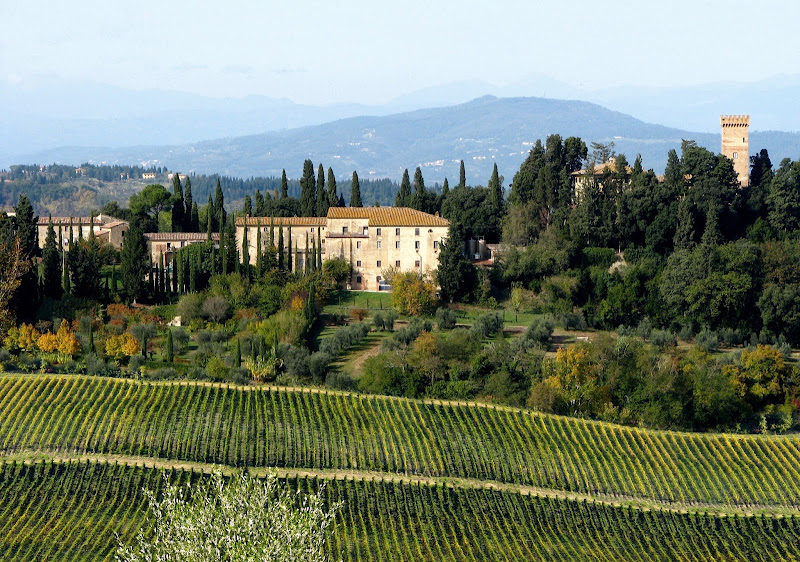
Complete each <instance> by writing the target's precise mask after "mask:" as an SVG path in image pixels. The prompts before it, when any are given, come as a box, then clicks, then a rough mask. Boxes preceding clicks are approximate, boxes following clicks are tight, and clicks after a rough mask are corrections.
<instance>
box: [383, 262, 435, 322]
mask: <svg viewBox="0 0 800 562" xmlns="http://www.w3.org/2000/svg"><path fill="white" fill-rule="evenodd" d="M392 302H393V303H394V307H395V308H396V309H397V311H398V312H399V313H400V314H408V315H411V316H420V315H427V314H432V313H433V311H434V310H435V309H436V287H435V286H434V285H433V282H432V281H431V280H430V279H428V278H427V277H426V276H424V275H420V274H419V273H416V272H413V271H406V272H403V273H398V274H397V275H395V277H394V280H393V282H392Z"/></svg>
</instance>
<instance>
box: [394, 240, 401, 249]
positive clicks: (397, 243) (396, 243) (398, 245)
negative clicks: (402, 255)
mask: <svg viewBox="0 0 800 562" xmlns="http://www.w3.org/2000/svg"><path fill="white" fill-rule="evenodd" d="M394 247H395V248H398V249H399V248H400V240H398V241H397V242H395V243H394Z"/></svg>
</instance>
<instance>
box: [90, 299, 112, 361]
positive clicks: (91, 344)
mask: <svg viewBox="0 0 800 562" xmlns="http://www.w3.org/2000/svg"><path fill="white" fill-rule="evenodd" d="M106 287H108V285H106ZM89 352H90V353H96V352H97V350H96V349H95V347H94V326H92V324H89Z"/></svg>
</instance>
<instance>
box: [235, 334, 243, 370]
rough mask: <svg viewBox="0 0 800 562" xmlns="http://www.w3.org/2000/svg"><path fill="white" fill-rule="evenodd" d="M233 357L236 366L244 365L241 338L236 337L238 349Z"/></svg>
mask: <svg viewBox="0 0 800 562" xmlns="http://www.w3.org/2000/svg"><path fill="white" fill-rule="evenodd" d="M233 358H234V361H235V365H236V368H237V369H238V368H240V367H241V366H242V343H241V341H240V340H239V338H236V351H235V352H234V356H233Z"/></svg>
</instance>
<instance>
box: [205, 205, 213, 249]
mask: <svg viewBox="0 0 800 562" xmlns="http://www.w3.org/2000/svg"><path fill="white" fill-rule="evenodd" d="M212 211H213V209H212V207H211V205H209V206H208V212H207V213H206V242H211V241H212V240H213V239H214V237H213V236H212V235H211V233H212V232H213V231H214V213H213V212H212Z"/></svg>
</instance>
